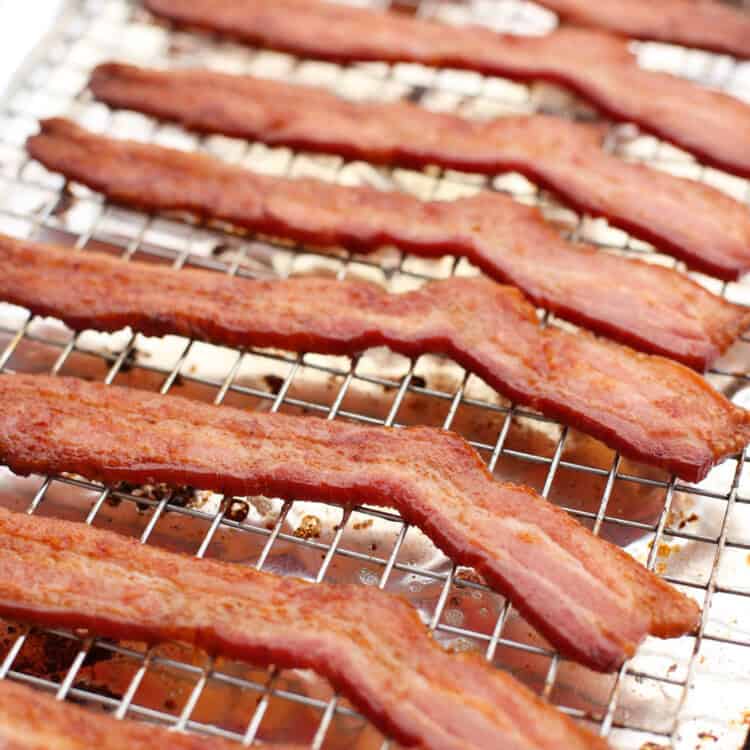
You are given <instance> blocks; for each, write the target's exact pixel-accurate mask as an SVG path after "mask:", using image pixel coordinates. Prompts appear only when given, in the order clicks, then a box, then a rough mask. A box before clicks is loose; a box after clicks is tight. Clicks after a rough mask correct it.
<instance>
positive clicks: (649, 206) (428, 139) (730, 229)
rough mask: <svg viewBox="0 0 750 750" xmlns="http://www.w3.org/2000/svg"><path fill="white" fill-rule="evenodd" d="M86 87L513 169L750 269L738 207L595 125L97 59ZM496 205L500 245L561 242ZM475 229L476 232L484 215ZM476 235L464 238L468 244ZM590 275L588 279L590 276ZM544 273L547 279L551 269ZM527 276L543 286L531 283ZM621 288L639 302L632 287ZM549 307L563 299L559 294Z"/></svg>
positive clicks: (345, 148) (676, 248) (410, 159)
mask: <svg viewBox="0 0 750 750" xmlns="http://www.w3.org/2000/svg"><path fill="white" fill-rule="evenodd" d="M90 85H91V90H92V92H93V93H94V95H95V96H96V97H97V98H99V99H101V100H103V101H105V102H107V103H108V104H110V105H112V106H116V107H127V108H130V109H136V110H139V111H141V112H146V113H148V114H151V115H155V116H157V117H164V118H169V119H172V120H177V121H179V122H180V123H182V124H183V125H185V126H187V127H190V128H194V129H196V130H200V131H203V132H209V133H211V132H213V133H223V134H225V135H230V136H239V137H243V138H254V139H258V140H261V141H263V142H265V143H269V144H272V145H279V144H281V145H287V146H292V147H294V148H306V149H310V150H313V151H320V152H327V153H336V154H340V155H342V156H344V157H347V158H351V157H355V158H362V159H367V160H369V161H371V162H376V163H396V164H402V165H405V166H416V167H424V166H426V165H428V164H438V165H440V166H443V167H446V168H453V169H463V170H468V171H473V172H484V173H486V174H497V173H498V172H502V171H505V170H516V171H519V172H522V173H523V174H525V175H526V176H527V177H529V178H530V179H532V180H535V181H536V182H538V183H540V184H542V185H544V186H545V187H547V188H549V189H551V190H553V191H555V192H556V193H558V194H559V195H561V196H563V197H564V198H565V199H566V200H567V202H568V203H569V204H571V205H572V206H573V207H575V208H577V209H579V210H582V211H585V212H588V213H590V214H592V215H594V216H605V217H606V218H607V219H609V221H610V222H611V223H612V224H614V225H615V226H618V227H621V228H622V229H626V230H628V231H630V232H632V233H633V234H634V235H636V236H639V237H641V238H642V239H646V240H649V241H651V242H653V243H654V244H655V245H656V246H657V247H659V248H661V249H663V250H664V251H666V252H668V253H671V254H672V255H674V256H675V257H678V258H681V259H682V260H684V261H685V262H687V263H688V264H689V265H691V266H692V267H694V268H697V269H699V270H702V271H706V272H707V273H712V274H715V275H717V276H720V277H722V278H729V279H734V278H737V277H738V276H739V275H741V274H742V273H743V272H744V271H746V270H747V269H748V268H750V211H748V209H747V206H745V205H743V204H741V203H739V202H738V201H736V200H734V199H732V198H730V197H729V196H727V195H725V194H724V193H722V192H720V191H719V190H716V189H714V188H712V187H709V186H707V185H704V184H702V183H699V182H696V181H693V180H685V179H680V178H677V177H674V176H672V175H669V174H665V173H664V172H660V171H658V170H654V169H650V168H648V167H645V166H643V165H639V164H628V163H626V162H624V161H623V160H621V159H618V158H616V157H613V156H610V155H608V154H606V153H605V152H604V150H603V149H602V146H601V135H602V131H601V129H600V128H599V127H592V126H590V125H583V124H576V123H572V122H568V121H566V120H561V119H560V118H555V117H549V116H545V115H535V116H525V117H502V118H498V119H494V120H490V121H486V122H479V121H470V120H467V119H464V118H461V117H456V116H455V115H451V114H445V113H437V112H430V111H428V110H426V109H424V108H422V107H417V106H415V105H413V104H410V103H408V102H388V103H374V102H366V103H365V102H349V101H345V100H343V99H341V98H340V97H338V96H335V95H334V94H332V93H329V92H327V91H325V90H323V89H318V88H313V87H309V86H296V85H291V84H288V83H282V82H278V81H268V80H262V79H258V78H252V77H249V76H236V75H227V74H222V73H214V72H212V71H206V70H181V71H174V72H163V71H157V70H149V69H144V68H136V67H133V66H129V65H119V64H117V63H109V64H104V65H101V66H99V67H98V68H96V70H95V71H94V73H93V75H92V77H91V84H90ZM196 100H199V101H200V106H195V101H196ZM496 205H497V206H498V209H497V210H498V212H500V211H502V212H503V213H506V214H512V219H511V221H512V223H511V226H510V228H509V230H506V231H505V232H503V230H502V229H498V228H497V225H493V227H492V230H491V233H493V234H495V235H496V237H497V239H498V240H500V239H502V240H503V243H502V246H510V247H516V248H519V247H520V248H521V250H526V252H527V253H528V252H533V251H530V250H528V249H527V247H529V246H531V247H534V246H535V245H536V244H539V243H540V241H541V245H542V249H538V250H537V251H536V252H537V253H538V254H539V255H541V256H544V255H545V254H546V255H551V254H552V253H551V252H547V253H545V249H546V248H545V241H546V242H547V243H551V247H552V248H558V247H562V245H563V240H562V239H561V238H559V237H556V238H554V239H552V238H551V234H552V232H551V230H548V232H547V234H546V235H541V232H540V230H539V229H538V228H537V226H533V227H532V226H531V224H532V221H533V223H534V224H535V225H536V224H538V222H539V218H538V215H537V214H532V212H531V210H529V209H516V208H515V204H514V203H511V202H510V201H508V200H507V199H506V200H505V202H504V203H503V204H500V203H497V204H496ZM523 211H525V214H524V213H523ZM516 214H517V215H518V218H516ZM532 216H533V217H534V218H533V219H532V218H531V217H532ZM498 221H500V222H504V221H506V219H505V218H504V217H498ZM482 226H483V229H485V228H486V222H485V223H483V225H482ZM485 232H486V229H485ZM514 233H518V234H520V235H521V236H520V237H516V236H515V234H514ZM498 235H500V236H498ZM509 235H510V236H509ZM528 235H531V236H528ZM540 235H541V236H540ZM478 240H479V238H477V237H476V235H475V234H472V235H471V240H470V241H473V242H474V244H476V243H477V241H478ZM522 241H523V242H524V244H523V245H521V242H522ZM564 254H565V256H566V261H565V262H566V268H567V263H568V262H569V261H570V260H573V261H575V260H577V261H578V263H576V270H577V271H580V270H581V269H582V268H583V266H584V265H585V264H591V263H592V258H591V257H590V256H589V257H586V259H585V260H583V258H584V256H581V255H579V256H577V257H576V256H572V254H571V252H570V251H569V250H568V251H567V252H565V253H564ZM506 264H507V261H506ZM600 264H601V265H600ZM546 265H547V263H546V259H545V258H544V257H541V258H539V262H538V263H537V265H536V266H535V268H537V269H538V270H537V276H543V273H544V271H545V270H546V269H544V266H546ZM619 265H620V266H621V268H622V272H624V273H625V274H626V276H627V270H626V268H627V267H626V266H625V265H624V263H623V262H622V261H620V263H619ZM603 266H606V262H605V261H599V262H598V263H597V262H594V268H592V269H591V272H589V273H587V274H584V280H585V281H586V287H587V292H588V293H594V294H595V293H596V292H594V291H593V289H592V287H593V286H594V285H595V284H600V285H601V284H604V285H605V286H606V290H601V293H606V294H607V295H610V294H612V292H613V285H612V284H611V283H607V281H605V279H603V278H601V277H602V276H603V275H605V274H606V273H614V274H615V275H616V277H617V278H618V280H622V272H619V271H615V270H614V269H606V270H605V268H603ZM597 270H600V275H599V278H597V279H596V280H594V279H593V278H592V276H593V274H596V271H597ZM633 273H635V272H634V271H633ZM508 275H509V274H508V272H507V271H506V273H505V276H506V277H507V276H508ZM555 276H556V277H557V278H556V279H555V280H554V281H557V282H559V280H560V273H557V274H555ZM534 281H535V283H536V285H537V286H541V287H544V286H545V281H544V279H543V278H535V279H534ZM663 281H664V280H663V279H660V280H658V281H657V280H656V279H654V283H663ZM579 283H580V282H579ZM547 285H549V282H547ZM615 286H616V285H615ZM623 291H624V290H623ZM663 293H664V292H663V291H662V292H660V293H659V295H658V296H661V294H663ZM627 294H628V296H629V295H631V294H632V295H633V296H634V297H636V298H637V297H639V295H638V293H634V292H633V291H632V290H628V292H627ZM560 296H561V297H564V296H566V295H565V294H564V293H563V294H561V295H560ZM555 302H556V303H557V304H558V305H561V304H562V305H564V303H563V302H562V301H561V300H560V299H557V298H556V299H555ZM624 307H627V303H625V305H624Z"/></svg>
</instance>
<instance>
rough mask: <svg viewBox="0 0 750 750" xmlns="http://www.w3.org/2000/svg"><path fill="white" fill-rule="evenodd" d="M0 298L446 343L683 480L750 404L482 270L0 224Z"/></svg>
mask: <svg viewBox="0 0 750 750" xmlns="http://www.w3.org/2000/svg"><path fill="white" fill-rule="evenodd" d="M0 299H3V300H5V301H7V302H13V303H15V304H19V305H24V306H25V307H27V308H29V309H31V310H32V311H34V312H35V313H38V314H41V315H54V316H55V317H58V318H60V319H62V320H64V321H65V322H66V323H68V324H69V325H70V326H72V327H73V328H76V329H78V330H82V329H85V328H89V327H92V328H98V329H100V330H108V331H113V330H118V329H120V328H123V327H124V326H127V325H131V326H133V327H134V328H135V329H136V330H137V331H140V332H141V333H144V334H150V335H164V334H181V335H183V336H189V337H199V338H203V339H206V340H209V341H212V342H214V343H220V344H224V345H227V346H240V347H243V346H260V347H263V346H274V347H281V348H285V349H293V350H297V351H302V352H320V353H326V354H356V353H357V352H360V351H362V350H363V349H367V348H370V347H374V346H383V345H385V346H389V347H391V348H392V349H394V350H396V351H398V352H401V353H403V354H406V355H407V356H412V357H415V356H418V355H420V354H425V353H430V352H432V353H441V354H447V355H448V356H450V357H452V358H453V359H454V360H456V361H457V362H459V363H460V364H462V365H463V366H464V367H466V368H467V369H469V370H470V371H471V372H474V373H475V374H477V375H479V376H480V377H482V378H483V379H484V380H485V381H486V382H487V383H488V384H489V385H491V386H492V387H493V388H496V389H497V390H498V391H499V392H500V393H502V394H503V395H505V396H507V397H508V398H510V399H512V400H513V401H515V402H517V403H519V404H523V405H526V406H530V407H532V408H534V409H538V410H539V411H541V412H542V413H543V414H546V415H548V416H550V417H553V418H556V419H560V420H562V421H564V422H567V423H568V424H571V425H573V426H575V427H578V428H580V429H582V430H584V431H586V432H588V433H590V434H591V435H594V436H595V437H598V438H600V439H602V440H604V441H605V442H606V443H608V444H609V445H610V446H611V447H613V448H616V449H617V450H619V451H621V452H622V453H623V454H624V455H626V456H628V457H630V458H634V459H636V460H640V461H644V462H646V463H650V464H652V465H655V466H659V467H662V468H665V469H667V470H670V471H672V472H675V473H677V474H678V475H680V476H682V477H684V478H687V479H689V480H691V481H694V480H697V479H700V478H702V477H703V476H704V475H705V474H706V473H707V472H708V470H709V468H710V467H711V466H712V465H713V464H714V463H716V462H717V461H719V460H721V459H722V458H724V457H725V456H726V455H728V454H732V453H736V452H737V451H739V450H740V449H741V448H742V447H743V446H744V445H745V443H746V442H747V441H748V439H749V438H750V414H748V412H746V411H745V410H743V409H741V408H739V407H737V406H734V405H733V404H732V403H731V402H730V401H728V400H727V399H726V398H724V396H722V395H721V394H720V393H718V392H717V391H716V390H714V389H713V388H712V387H711V386H710V385H708V384H707V383H706V381H705V380H703V379H702V378H701V377H699V376H698V375H696V374H695V373H693V372H692V371H690V370H688V369H687V368H685V367H683V366H682V365H678V364H676V363H674V362H671V361H669V360H666V359H663V358H661V357H655V356H648V355H643V354H638V353H637V352H635V351H633V350H632V349H629V348H627V347H624V346H620V345H618V344H613V343H611V342H608V341H605V340H603V339H598V338H596V337H594V336H592V335H590V334H587V333H585V332H578V333H571V332H568V331H564V330H562V329H560V328H558V327H554V326H548V327H546V328H540V326H539V322H538V319H537V316H536V313H535V310H534V308H533V307H532V306H531V305H529V304H528V303H527V302H526V301H525V300H524V299H523V298H522V297H521V295H520V294H519V293H518V292H517V291H516V290H515V289H512V288H510V287H503V286H499V285H497V284H494V283H493V282H491V281H489V280H487V279H483V278H468V279H467V278H453V279H449V280H447V281H441V282H434V283H432V284H429V285H427V286H425V287H423V288H421V289H419V290H417V291H413V292H410V293H407V294H387V293H386V292H385V291H384V290H383V289H382V288H381V287H379V286H376V285H374V284H370V283H365V282H360V281H345V282H341V281H337V280H335V279H326V278H296V279H290V280H279V279H277V280H271V281H260V280H246V279H236V278H230V277H227V276H224V275H220V274H217V273H212V272H208V271H193V270H189V271H179V272H177V271H174V270H172V269H164V268H159V267H154V266H152V265H149V264H138V263H133V262H130V263H125V262H122V261H118V260H114V259H111V258H107V257H105V256H103V255H97V254H89V253H85V254H81V253H75V254H73V253H70V252H66V251H65V250H63V249H61V248H58V249H56V248H54V247H50V246H45V245H38V244H34V243H32V244H25V243H23V242H18V241H15V240H11V239H10V238H5V239H3V238H2V236H0Z"/></svg>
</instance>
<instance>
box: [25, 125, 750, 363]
mask: <svg viewBox="0 0 750 750" xmlns="http://www.w3.org/2000/svg"><path fill="white" fill-rule="evenodd" d="M28 149H29V152H30V153H31V154H32V155H33V156H34V157H35V158H37V159H39V160H40V161H41V162H42V163H43V164H45V165H46V166H47V167H48V168H50V169H55V170H57V171H61V172H62V173H63V174H65V175H66V176H67V177H68V178H70V179H76V180H79V181H81V182H83V183H85V184H87V185H89V186H90V187H93V188H95V189H98V190H100V191H102V192H104V193H105V195H107V196H109V197H110V198H113V199H115V200H119V201H121V202H125V203H129V204H131V205H136V206H141V207H144V206H145V207H146V208H148V209H150V210H173V209H188V210H190V211H193V212H194V213H197V214H198V215H200V216H208V217H212V218H214V219H223V220H225V221H231V222H233V223H234V224H235V225H238V226H241V227H244V228H246V229H253V230H256V231H261V232H264V231H265V232H269V233H278V234H283V235H285V236H287V237H291V238H293V239H297V240H300V241H303V242H305V241H312V242H314V243H317V244H319V245H326V244H328V245H330V244H337V243H338V244H343V245H346V246H348V247H350V248H352V249H356V250H361V251H365V252H370V251H374V250H376V249H377V248H379V247H381V246H382V245H384V244H387V243H393V244H396V245H397V246H399V247H401V248H402V249H404V250H405V251H411V252H415V253H417V254H419V255H425V256H429V257H433V256H440V255H442V254H443V253H445V252H453V253H456V254H459V255H465V256H467V257H468V258H470V259H471V260H472V261H474V262H475V263H477V264H478V265H480V266H481V267H482V268H483V269H484V270H486V271H488V272H489V273H490V275H492V276H495V277H496V278H498V279H500V280H503V281H509V282H511V283H513V284H515V285H517V286H519V287H520V288H521V289H522V290H523V291H524V292H525V293H526V294H527V295H528V296H529V297H530V298H531V299H532V301H534V302H535V303H537V304H539V305H542V306H544V307H547V308H548V309H550V310H552V311H553V312H555V313H556V314H558V315H560V316H561V317H565V318H567V319H568V320H572V321H575V322H577V323H581V324H583V325H586V326H589V327H591V328H593V329H594V330H596V331H598V332H600V333H603V334H605V335H608V336H611V337H613V338H616V339H619V340H622V341H625V342H627V343H632V344H633V345H635V346H636V348H640V349H644V350H646V351H650V352H654V353H657V354H665V355H667V356H671V357H673V358H675V359H678V360H683V361H685V362H686V363H687V364H689V365H692V366H694V367H701V366H703V365H705V364H707V363H708V362H710V361H711V360H713V359H714V358H715V357H716V356H718V354H719V353H720V352H721V351H722V350H724V349H725V348H726V347H727V346H728V345H729V344H730V343H731V341H733V340H734V338H736V336H737V335H738V334H739V333H740V332H741V331H742V330H744V329H745V328H746V327H747V325H748V311H747V310H745V309H742V308H739V307H737V306H735V305H731V304H730V303H728V302H726V301H725V300H721V299H720V298H718V297H716V296H714V295H712V294H710V293H709V292H707V291H705V290H703V289H702V288H701V287H700V286H699V285H697V284H695V283H693V282H692V281H690V280H689V279H687V277H685V276H684V275H682V274H678V273H677V272H674V271H670V270H668V269H662V268H658V267H656V266H652V265H647V264H645V263H640V262H637V261H630V260H625V259H623V258H619V257H617V256H614V255H609V254H606V253H600V252H597V251H595V250H593V249H592V248H586V247H582V246H574V245H570V244H568V243H566V242H564V241H563V240H562V239H561V238H560V237H559V236H558V235H557V233H556V232H555V231H554V230H553V229H552V228H551V227H549V226H547V225H546V224H545V223H544V222H543V221H542V220H541V219H540V217H539V215H538V213H537V212H536V211H535V210H534V209H530V208H527V207H524V206H521V205H520V204H517V203H515V202H513V201H511V200H510V199H508V198H503V197H501V196H499V195H492V194H490V193H483V194H481V195H478V196H474V197H472V198H465V199H461V200H457V201H451V202H446V201H436V202H431V203H423V202H421V201H419V200H417V199H416V198H413V197H410V196H407V195H403V194H400V193H391V192H383V191H378V190H372V189H370V188H346V187H341V186H337V185H331V184H328V183H324V182H317V181H313V180H289V179H285V178H279V177H267V176H261V175H258V174H256V173H253V172H249V171H247V170H240V169H236V168H232V167H229V166H228V165H226V164H224V163H222V162H220V161H218V160H215V159H210V158H208V157H203V156H196V155H190V154H185V153H183V152H180V151H174V150H170V149H164V148H159V147H155V146H144V145H141V144H136V143H133V142H129V141H115V140H110V139H107V138H103V137H100V136H95V135H93V134H91V133H89V132H87V131H85V130H83V129H81V128H78V127H77V126H75V125H73V124H72V123H70V122H68V121H66V120H45V121H44V122H43V123H42V132H41V133H40V134H39V135H36V136H33V137H32V138H30V139H29V141H28ZM506 247H507V248H508V250H507V252H506V251H504V250H503V248H506Z"/></svg>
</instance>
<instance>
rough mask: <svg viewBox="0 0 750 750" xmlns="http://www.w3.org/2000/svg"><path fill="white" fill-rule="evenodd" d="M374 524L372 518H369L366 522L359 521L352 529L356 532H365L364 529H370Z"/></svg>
mask: <svg viewBox="0 0 750 750" xmlns="http://www.w3.org/2000/svg"><path fill="white" fill-rule="evenodd" d="M372 524H373V520H372V518H368V519H367V520H365V521H357V523H354V524H352V527H353V528H354V530H355V531H363V530H364V529H369V528H370V526H372Z"/></svg>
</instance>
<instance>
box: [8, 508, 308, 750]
mask: <svg viewBox="0 0 750 750" xmlns="http://www.w3.org/2000/svg"><path fill="white" fill-rule="evenodd" d="M2 515H3V516H6V515H7V512H6V511H4V512H3V513H2ZM11 518H12V519H17V518H19V517H18V516H12V517H11ZM3 553H5V554H7V550H5V549H4V550H3V551H2V552H0V555H2V554H3ZM57 575H60V574H57ZM154 747H158V748H161V749H162V750H239V749H240V747H241V746H240V745H239V744H238V743H234V742H227V741H226V740H222V739H218V738H216V737H206V736H205V735H204V736H201V737H198V736H196V735H189V734H183V733H181V732H170V731H168V730H166V729H163V728H162V727H159V726H155V725H154V724H143V723H141V722H138V721H117V720H116V719H113V718H112V717H110V716H107V715H106V714H101V713H94V712H93V711H86V710H84V709H82V708H80V707H78V706H75V705H73V704H72V703H63V702H62V701H58V700H55V699H54V698H53V697H52V696H51V695H47V694H45V693H42V692H40V691H39V690H32V689H31V688H29V687H26V686H25V685H20V684H18V683H17V682H9V681H8V680H2V681H0V748H3V750H41V749H42V748H43V749H44V750H93V748H96V750H123V748H127V749H128V750H153V748H154ZM269 750H302V748H301V747H299V746H296V745H295V746H292V745H271V746H269Z"/></svg>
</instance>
